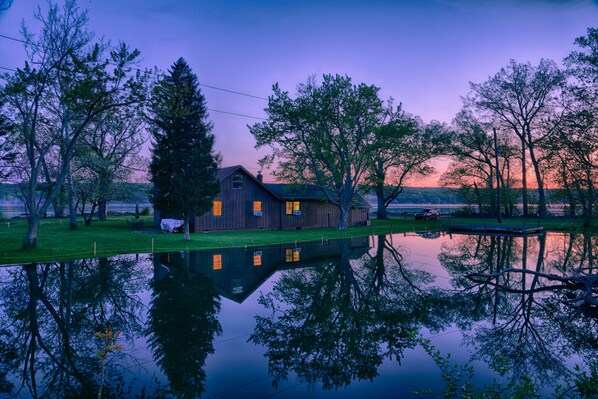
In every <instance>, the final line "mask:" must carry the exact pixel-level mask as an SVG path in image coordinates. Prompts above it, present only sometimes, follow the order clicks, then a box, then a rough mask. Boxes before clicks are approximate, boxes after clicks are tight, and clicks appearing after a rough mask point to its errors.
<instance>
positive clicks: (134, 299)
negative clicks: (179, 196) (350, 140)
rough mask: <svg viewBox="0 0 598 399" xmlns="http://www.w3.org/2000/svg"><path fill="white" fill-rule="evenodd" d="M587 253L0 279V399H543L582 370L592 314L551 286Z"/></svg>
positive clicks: (370, 253) (361, 252) (166, 263)
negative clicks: (531, 396) (515, 391)
mask: <svg viewBox="0 0 598 399" xmlns="http://www.w3.org/2000/svg"><path fill="white" fill-rule="evenodd" d="M597 244H598V240H597V238H596V237H595V236H589V235H583V234H577V235H569V234H557V233H549V234H545V235H539V236H528V237H512V236H511V237H509V236H506V237H505V236H502V237H501V236H488V237H483V236H477V235H456V234H453V235H449V234H447V233H443V232H438V233H431V232H428V233H426V234H421V235H418V234H415V233H413V234H395V235H392V236H372V237H361V238H353V239H346V240H330V241H318V242H312V243H306V244H299V245H297V246H295V245H292V244H291V245H275V246H264V247H259V248H239V249H221V250H208V251H189V252H174V253H160V254H147V255H127V256H115V257H111V258H103V259H82V260H76V261H72V262H56V263H48V264H38V265H20V266H6V267H0V326H1V327H0V397H6V398H9V397H10V398H12V397H19V398H21V397H22V398H38V397H60V398H62V397H89V398H95V397H97V392H98V389H99V386H100V385H102V384H101V380H102V375H103V376H104V383H103V391H102V397H106V398H120V397H134V396H135V395H137V397H144V398H166V397H202V398H237V397H248V398H266V397H275V398H303V397H306V396H309V397H315V398H364V397H375V398H412V397H417V398H421V397H432V396H430V395H433V394H436V395H438V397H442V395H443V392H444V391H445V389H447V387H448V385H447V382H446V381H448V380H450V378H453V379H454V381H457V382H456V384H455V386H456V387H463V386H464V385H465V384H466V383H468V382H471V383H472V384H473V385H474V386H476V387H478V388H479V389H484V388H483V387H484V386H485V385H488V386H490V385H492V384H493V383H495V384H497V385H495V387H497V386H500V387H502V388H507V387H508V385H509V383H511V382H513V383H514V384H519V385H522V384H523V385H524V384H525V383H527V381H528V379H529V381H531V382H532V383H533V384H535V385H536V386H538V387H540V394H541V395H542V396H543V397H550V395H551V394H552V393H553V392H554V390H555V389H557V387H558V386H562V387H568V386H570V385H572V382H571V381H572V379H569V380H568V379H567V376H570V375H571V372H572V371H573V370H574V367H575V366H576V365H579V366H580V367H581V368H582V370H587V368H588V365H589V364H594V365H595V364H596V362H597V361H598V356H597V355H598V345H596V342H598V326H597V324H598V323H597V320H598V317H597V313H596V308H595V306H594V307H592V306H584V305H581V304H580V298H582V297H583V295H584V294H585V293H586V291H584V290H578V289H577V288H578V287H577V286H572V285H570V284H569V285H566V284H565V282H564V281H563V276H568V275H571V274H573V273H575V274H576V275H577V276H583V275H587V274H591V273H595V271H594V270H593V266H594V265H593V259H594V257H595V256H596V254H595V249H596V247H597ZM588 268H589V269H588ZM576 270H577V271H576ZM471 273H476V274H475V275H471ZM468 275H469V276H468ZM579 281H581V280H579ZM594 297H595V292H594ZM580 305H581V306H580ZM109 327H110V328H111V329H112V330H110V329H108V328H109ZM112 338H114V339H112ZM113 345H116V346H113ZM592 362H593V363H592ZM469 367H471V375H470V374H469ZM459 375H460V376H461V377H460V378H459ZM443 377H444V379H443ZM465 386H467V385H465ZM507 392H509V391H507ZM461 393H462V391H460V390H457V391H456V394H455V396H454V397H459V396H460V395H461ZM447 397H448V396H447ZM571 397H574V396H571ZM588 397H589V396H588Z"/></svg>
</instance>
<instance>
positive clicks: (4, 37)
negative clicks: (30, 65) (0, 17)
mask: <svg viewBox="0 0 598 399" xmlns="http://www.w3.org/2000/svg"><path fill="white" fill-rule="evenodd" d="M0 37H1V38H3V39H8V40H13V41H15V42H21V43H23V44H27V42H26V41H24V40H21V39H17V38H15V37H10V36H6V35H2V34H0Z"/></svg>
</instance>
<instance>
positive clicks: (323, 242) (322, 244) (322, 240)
mask: <svg viewBox="0 0 598 399" xmlns="http://www.w3.org/2000/svg"><path fill="white" fill-rule="evenodd" d="M322 245H324V237H322Z"/></svg>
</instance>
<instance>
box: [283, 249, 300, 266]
mask: <svg viewBox="0 0 598 399" xmlns="http://www.w3.org/2000/svg"><path fill="white" fill-rule="evenodd" d="M300 260H301V248H287V249H286V250H285V262H286V263H291V262H299V261H300Z"/></svg>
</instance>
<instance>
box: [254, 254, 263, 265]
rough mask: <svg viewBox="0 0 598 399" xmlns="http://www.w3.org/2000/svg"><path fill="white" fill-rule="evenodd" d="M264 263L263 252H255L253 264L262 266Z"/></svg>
mask: <svg viewBox="0 0 598 399" xmlns="http://www.w3.org/2000/svg"><path fill="white" fill-rule="evenodd" d="M261 265H262V254H259V255H256V254H255V253H254V254H253V266H261Z"/></svg>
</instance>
